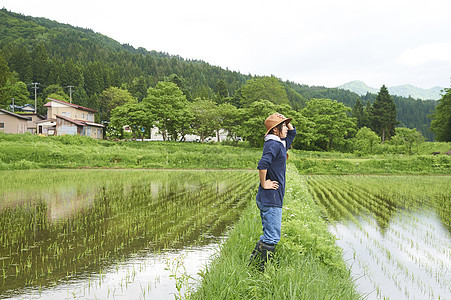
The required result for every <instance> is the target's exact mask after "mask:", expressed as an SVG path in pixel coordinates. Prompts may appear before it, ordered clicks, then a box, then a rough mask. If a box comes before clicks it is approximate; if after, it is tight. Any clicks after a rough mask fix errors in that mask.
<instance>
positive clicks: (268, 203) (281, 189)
mask: <svg viewBox="0 0 451 300" xmlns="http://www.w3.org/2000/svg"><path fill="white" fill-rule="evenodd" d="M291 120H292V119H291V118H285V117H284V116H283V115H281V114H279V113H274V114H272V115H270V116H269V117H268V118H266V120H265V127H266V130H267V131H266V134H265V143H264V145H263V155H262V158H261V159H260V161H259V162H258V166H257V168H258V173H259V177H260V185H259V187H258V192H257V197H256V202H257V206H258V208H259V210H260V216H261V220H262V225H263V234H262V235H261V236H260V240H259V241H258V242H257V245H256V246H255V249H254V251H253V252H252V254H251V261H254V260H255V259H256V258H257V257H258V256H259V255H260V269H262V270H263V269H264V266H265V263H266V262H267V260H268V258H271V257H272V256H273V254H274V249H275V245H276V244H277V243H278V242H279V240H280V231H281V226H282V205H283V197H284V194H285V172H286V163H287V156H288V155H287V149H288V148H289V147H290V145H291V143H292V142H293V140H294V137H295V136H296V129H295V128H294V127H293V125H292V124H291V123H290V122H291Z"/></svg>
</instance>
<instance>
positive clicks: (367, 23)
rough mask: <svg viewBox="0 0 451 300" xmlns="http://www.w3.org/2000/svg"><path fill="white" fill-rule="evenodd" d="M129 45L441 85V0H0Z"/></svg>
mask: <svg viewBox="0 0 451 300" xmlns="http://www.w3.org/2000/svg"><path fill="white" fill-rule="evenodd" d="M0 7H4V8H6V9H8V10H10V11H13V12H16V13H22V14H24V15H31V16H33V17H45V18H48V19H51V20H55V21H58V22H61V23H67V24H70V25H74V26H79V27H83V28H90V29H92V30H94V31H95V32H99V33H102V34H104V35H107V36H109V37H111V38H113V39H115V40H117V41H118V42H120V43H123V44H125V43H127V44H130V45H132V46H134V47H135V48H138V47H143V48H146V49H147V50H156V51H162V52H167V53H169V54H173V55H180V56H181V57H183V58H186V59H198V60H203V61H205V62H208V63H210V64H211V65H217V66H220V67H223V68H228V69H229V70H234V71H239V72H241V73H244V74H252V75H275V76H276V77H278V78H281V79H283V80H291V81H294V82H297V83H301V84H308V85H323V86H327V87H335V86H338V85H340V84H343V83H346V82H349V81H352V80H361V81H364V82H366V83H367V84H368V85H370V86H373V87H375V88H379V87H380V86H381V85H382V84H385V85H386V86H393V85H401V84H412V85H416V86H418V87H422V88H431V87H434V86H441V87H450V84H451V22H450V17H449V12H451V1H450V0H428V1H424V0H374V1H373V0H371V1H369V0H308V1H304V0H279V1H266V0H258V1H254V0H252V1H247V0H227V1H225V0H224V1H222V0H220V1H214V0H170V1H166V0H159V1H153V0H148V1H144V0H127V1H123V0H121V1H116V0H90V1H87V0H77V1H65V0H39V1H37V0H0Z"/></svg>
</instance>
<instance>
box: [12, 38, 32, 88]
mask: <svg viewBox="0 0 451 300" xmlns="http://www.w3.org/2000/svg"><path fill="white" fill-rule="evenodd" d="M9 65H10V67H11V69H12V70H14V71H15V72H17V74H19V80H20V81H23V82H31V80H32V78H33V65H32V59H31V56H30V53H29V52H28V50H27V48H26V46H25V45H18V46H15V47H14V48H13V50H12V52H11V56H10V58H9Z"/></svg>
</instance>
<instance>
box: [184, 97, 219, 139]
mask: <svg viewBox="0 0 451 300" xmlns="http://www.w3.org/2000/svg"><path fill="white" fill-rule="evenodd" d="M190 104H191V105H190V106H191V111H192V114H193V119H192V122H191V127H192V129H193V133H194V134H196V135H198V136H199V137H200V141H201V143H204V142H205V139H207V138H208V137H212V136H214V135H215V133H216V129H219V125H220V122H219V118H218V111H217V106H216V104H215V102H213V101H212V100H207V99H199V98H198V99H195V100H194V102H192V103H190Z"/></svg>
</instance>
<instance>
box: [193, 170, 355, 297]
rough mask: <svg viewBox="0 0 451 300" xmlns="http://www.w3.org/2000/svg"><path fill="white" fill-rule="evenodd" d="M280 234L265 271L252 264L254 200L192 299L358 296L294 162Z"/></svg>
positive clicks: (257, 224) (257, 225) (257, 229)
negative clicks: (271, 258)
mask: <svg viewBox="0 0 451 300" xmlns="http://www.w3.org/2000/svg"><path fill="white" fill-rule="evenodd" d="M287 186H288V188H287V192H286V196H285V201H284V209H283V220H282V235H283V237H282V239H281V241H280V243H279V244H278V245H277V246H276V254H275V258H274V260H273V261H272V262H270V263H269V264H268V265H267V267H266V269H265V271H264V272H263V273H262V272H260V271H258V270H257V269H255V267H252V266H248V263H249V255H250V253H251V251H252V249H253V247H254V246H255V243H256V241H257V240H258V238H259V236H260V234H261V221H260V216H259V213H258V209H257V207H256V205H254V204H253V205H250V206H249V207H248V208H247V209H246V210H245V211H244V212H243V214H242V216H241V219H240V221H239V222H237V224H236V225H235V226H234V229H233V230H232V231H231V232H230V234H229V237H228V239H227V241H226V243H225V244H224V245H223V246H222V248H221V250H220V253H219V254H218V256H217V257H216V259H215V260H214V261H213V263H212V264H211V266H210V267H209V268H208V269H206V270H205V271H204V272H203V274H202V283H201V286H200V287H199V288H198V290H197V291H196V292H195V293H193V294H192V295H190V298H191V299H334V298H336V299H360V298H361V296H360V295H359V294H358V293H357V292H356V291H355V287H354V283H353V279H352V278H351V277H350V274H349V271H348V270H347V268H346V265H345V262H344V261H343V259H342V257H341V249H340V248H338V246H336V245H335V238H334V237H333V236H332V235H331V234H330V233H329V231H328V228H327V223H326V222H325V221H324V219H322V218H321V211H320V210H319V207H318V206H317V205H316V204H315V203H314V201H313V199H312V198H311V196H310V194H309V192H308V190H307V185H306V184H305V182H304V180H303V179H302V178H301V177H300V176H299V174H298V173H297V170H296V168H295V167H294V165H292V164H291V165H289V168H288V172H287Z"/></svg>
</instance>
